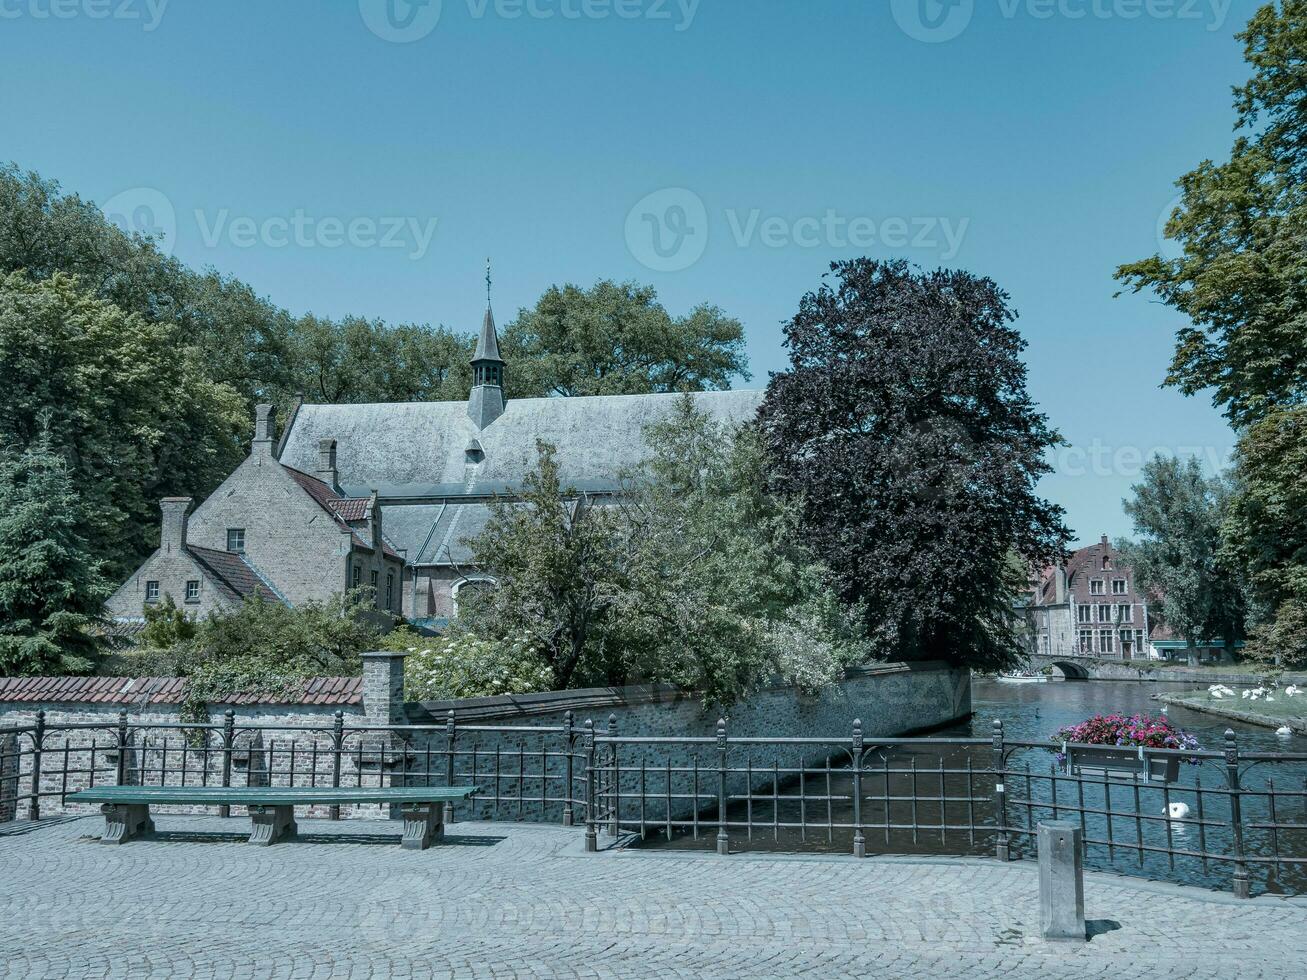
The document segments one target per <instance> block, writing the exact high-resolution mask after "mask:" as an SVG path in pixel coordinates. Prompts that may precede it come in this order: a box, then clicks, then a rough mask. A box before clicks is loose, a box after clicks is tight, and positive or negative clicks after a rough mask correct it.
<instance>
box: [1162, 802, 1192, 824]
mask: <svg viewBox="0 0 1307 980" xmlns="http://www.w3.org/2000/svg"><path fill="white" fill-rule="evenodd" d="M1166 814H1167V816H1169V817H1170V818H1171V819H1172V820H1183V819H1184V818H1185V817H1187V816H1189V804H1188V803H1172V804H1170V805H1168V806H1167V808H1166Z"/></svg>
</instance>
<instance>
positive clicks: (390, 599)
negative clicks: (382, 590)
mask: <svg viewBox="0 0 1307 980" xmlns="http://www.w3.org/2000/svg"><path fill="white" fill-rule="evenodd" d="M386 608H387V609H394V608H395V573H394V572H387V573H386Z"/></svg>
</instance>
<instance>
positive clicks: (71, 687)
mask: <svg viewBox="0 0 1307 980" xmlns="http://www.w3.org/2000/svg"><path fill="white" fill-rule="evenodd" d="M185 688H186V679H185V678H184V677H0V703H10V704H13V703H46V704H90V703H95V704H123V705H129V704H131V705H140V704H179V703H180V702H181V699H182V694H183V693H184V692H185ZM223 703H224V704H319V705H357V704H362V703H363V678H362V677H314V678H311V679H309V680H306V681H304V687H303V690H302V692H301V693H300V694H298V695H295V696H293V697H291V698H280V697H273V696H270V695H266V694H239V695H234V696H232V697H229V698H226V699H224V701H223Z"/></svg>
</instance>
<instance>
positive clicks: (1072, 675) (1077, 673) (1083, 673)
mask: <svg viewBox="0 0 1307 980" xmlns="http://www.w3.org/2000/svg"><path fill="white" fill-rule="evenodd" d="M1049 666H1050V667H1052V668H1053V676H1054V677H1063V678H1065V679H1066V680H1069V681H1087V680H1089V671H1088V670H1087V669H1085V667H1084V666H1083V665H1082V664H1077V663H1073V662H1071V661H1069V660H1054V661H1053V662H1052V663H1050V664H1049Z"/></svg>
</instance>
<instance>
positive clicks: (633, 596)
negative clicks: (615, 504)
mask: <svg viewBox="0 0 1307 980" xmlns="http://www.w3.org/2000/svg"><path fill="white" fill-rule="evenodd" d="M645 438H646V442H647V444H648V445H649V446H650V447H652V455H651V457H650V459H649V460H648V461H647V462H646V463H645V464H644V465H643V466H642V467H641V468H640V470H639V471H638V472H637V473H636V474H634V476H633V477H632V479H631V480H630V482H629V484H628V486H627V488H626V493H625V494H624V495H623V497H622V498H621V501H620V503H619V508H620V510H621V512H622V515H623V517H624V520H623V523H622V525H621V527H622V531H623V537H624V542H625V547H624V551H625V553H626V554H625V557H624V559H623V562H622V564H623V567H624V568H625V570H626V579H625V581H624V583H623V584H624V587H623V590H622V592H621V595H620V599H619V603H618V605H617V607H616V610H615V613H614V617H613V624H612V627H611V630H610V632H611V634H612V635H613V639H612V640H611V641H610V642H609V644H608V650H609V652H610V657H613V655H614V654H617V655H618V656H616V657H613V659H615V660H616V663H614V664H613V666H612V667H610V673H616V674H618V675H619V676H625V677H630V676H631V675H633V674H634V675H635V677H636V678H637V679H639V678H647V679H653V680H659V681H665V682H671V683H675V684H677V685H679V686H681V687H683V688H685V689H687V690H694V691H699V692H701V693H702V694H703V695H704V696H705V698H706V699H707V700H709V701H711V702H717V703H730V702H731V701H734V700H735V699H737V698H738V697H741V696H742V695H744V694H746V693H748V692H749V691H751V690H753V689H755V688H757V687H758V686H760V685H762V684H766V683H768V682H771V681H778V680H784V681H788V682H792V683H797V684H800V685H801V686H804V687H807V688H817V687H821V686H822V685H824V684H827V683H830V682H832V681H834V680H836V679H837V678H838V676H839V674H840V673H841V672H842V670H843V668H845V667H847V666H849V665H850V664H852V663H854V662H857V661H859V660H864V659H868V658H869V656H870V651H869V647H868V646H867V644H866V638H865V636H863V634H862V631H861V625H860V623H859V621H858V618H857V615H856V612H855V613H851V612H850V611H849V610H847V609H846V608H845V607H844V606H843V605H842V604H841V603H840V602H839V601H838V599H837V598H836V596H835V593H834V590H833V589H832V588H831V585H830V583H831V582H832V581H833V579H834V576H833V575H832V574H831V572H830V571H829V569H827V568H826V567H825V566H824V565H822V564H821V563H820V562H819V561H817V559H816V558H815V557H814V555H813V554H812V553H811V551H810V550H809V549H808V548H806V547H805V546H804V545H803V544H802V543H801V542H800V539H799V535H798V528H797V519H798V508H797V506H796V505H795V504H794V503H793V502H789V501H785V500H783V499H781V498H779V497H776V496H774V495H772V494H770V493H768V492H767V489H766V488H767V484H768V479H767V469H766V460H765V454H764V452H763V448H762V444H761V440H760V439H759V436H758V433H757V431H756V430H755V429H754V428H752V427H744V428H742V429H740V430H739V431H734V430H733V429H732V428H731V427H730V426H729V425H728V424H726V423H723V422H718V421H715V420H713V419H712V418H711V417H710V416H709V415H707V414H706V413H703V412H700V411H699V410H698V409H697V408H696V407H695V405H694V402H693V400H692V399H691V398H690V397H689V396H686V397H685V398H683V399H681V400H679V401H678V404H677V407H676V409H675V411H674V412H673V413H672V414H671V415H670V416H669V417H668V418H667V419H666V420H665V421H663V422H658V423H655V424H654V425H651V426H650V427H649V429H648V431H647V432H646V434H645Z"/></svg>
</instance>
